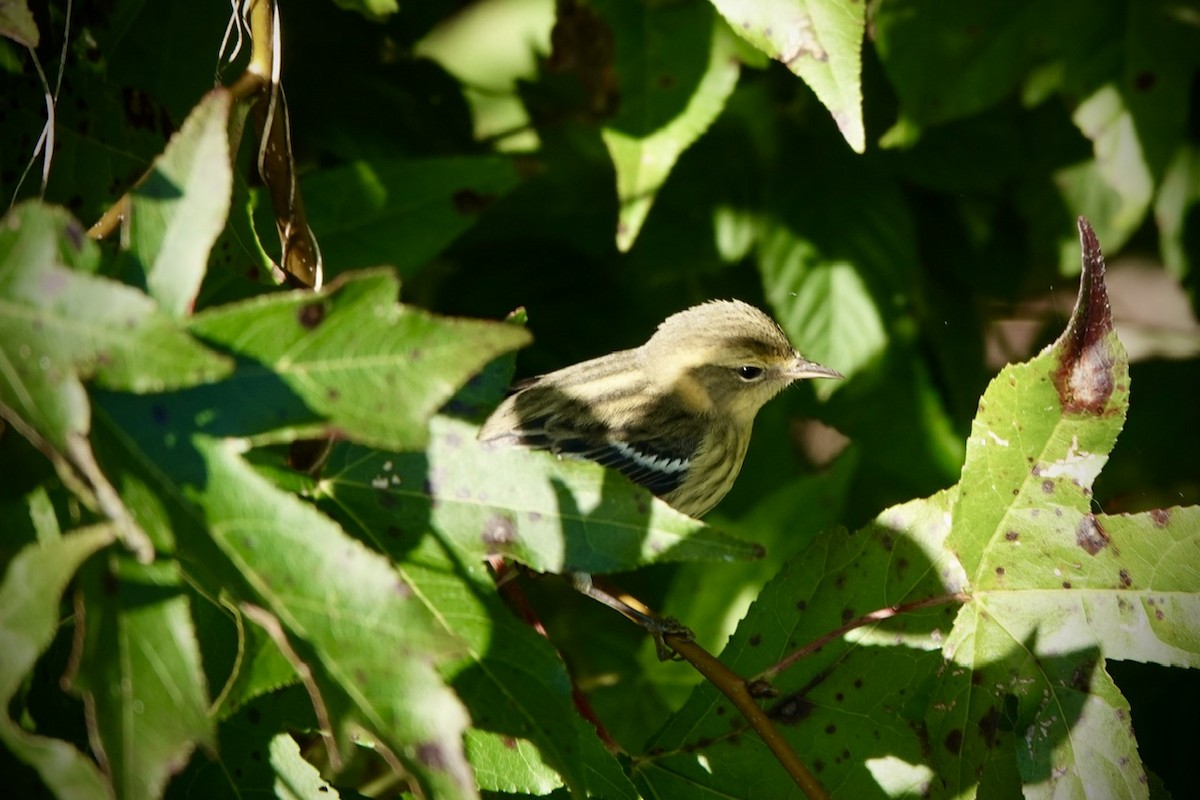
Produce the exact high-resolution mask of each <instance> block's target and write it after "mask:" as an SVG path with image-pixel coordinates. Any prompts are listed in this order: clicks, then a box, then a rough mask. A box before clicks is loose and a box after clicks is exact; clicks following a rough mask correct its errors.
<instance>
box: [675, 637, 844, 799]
mask: <svg viewBox="0 0 1200 800" xmlns="http://www.w3.org/2000/svg"><path fill="white" fill-rule="evenodd" d="M663 640H664V641H665V642H666V644H667V646H668V647H670V648H671V649H672V650H674V651H675V652H676V653H678V654H679V655H680V656H682V657H683V659H684V660H685V661H687V662H688V663H689V664H691V665H692V666H693V667H695V668H696V671H697V672H699V673H700V674H701V675H703V676H704V678H705V680H707V681H708V682H709V683H711V684H712V685H713V686H715V687H717V689H719V690H720V692H721V693H722V694H724V695H725V696H726V697H728V698H729V700H730V702H732V703H733V705H734V707H736V708H737V710H738V711H739V712H741V714H742V716H743V717H745V718H746V721H747V722H749V723H750V727H752V728H754V730H755V731H756V732H757V733H758V735H759V737H760V738H762V740H763V743H764V744H766V746H767V747H768V748H769V749H770V750H771V753H772V754H773V755H774V756H775V758H776V759H778V761H779V763H780V764H781V765H783V768H784V769H785V770H787V773H788V774H789V775H791V776H792V780H794V781H795V782H796V785H797V786H799V787H800V790H801V791H803V792H804V795H805V796H806V797H808V798H809V800H829V794H828V793H827V792H826V791H825V789H824V787H822V786H821V784H820V783H819V782H818V781H817V779H816V778H815V777H813V774H812V773H811V772H809V771H808V767H806V766H804V762H803V761H801V760H800V757H799V756H798V755H796V751H795V750H793V749H792V746H791V745H790V744H788V741H787V739H785V738H783V734H781V733H780V732H779V729H778V728H776V727H775V723H773V722H772V721H771V718H770V717H768V716H767V713H766V712H765V711H763V709H762V707H761V706H759V704H758V701H757V700H756V699H755V698H754V696H753V695H752V694H751V692H750V685H749V683H747V681H746V679H745V678H743V677H741V676H740V675H737V674H736V673H734V672H733V671H732V670H730V669H729V668H728V667H726V666H725V665H724V664H722V663H721V662H720V661H718V660H717V659H716V658H714V657H713V656H712V655H711V654H710V653H709V652H708V651H707V650H705V649H704V648H703V647H701V646H700V645H698V644H696V643H695V642H694V641H692V640H691V638H690V637H688V636H686V635H684V634H679V633H668V634H665V635H664V636H663Z"/></svg>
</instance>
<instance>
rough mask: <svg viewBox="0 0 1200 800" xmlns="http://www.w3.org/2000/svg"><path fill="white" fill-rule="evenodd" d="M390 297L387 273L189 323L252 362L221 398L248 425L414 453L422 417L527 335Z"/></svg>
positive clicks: (423, 429) (219, 311)
mask: <svg viewBox="0 0 1200 800" xmlns="http://www.w3.org/2000/svg"><path fill="white" fill-rule="evenodd" d="M398 291H399V286H398V284H397V281H396V278H395V276H394V275H393V274H392V273H391V272H390V271H387V270H377V271H374V272H365V273H359V274H356V275H346V276H343V278H341V279H339V280H336V281H334V282H333V283H332V284H330V285H329V286H328V287H326V288H325V289H323V290H322V291H320V292H315V293H314V292H308V291H296V292H289V293H286V294H276V295H269V296H263V297H259V298H256V299H253V300H248V301H245V302H242V303H236V304H232V305H229V306H224V307H221V308H216V309H212V310H210V311H207V312H204V313H202V314H198V315H197V316H196V317H195V318H194V319H193V322H192V330H193V331H194V332H195V333H196V334H198V335H199V336H201V337H203V338H205V339H207V340H209V341H211V342H214V343H216V344H219V345H222V346H224V347H227V348H229V349H230V350H232V351H234V352H235V353H237V354H238V355H239V356H242V357H243V358H245V359H251V360H252V361H249V362H246V361H243V362H242V364H241V365H240V366H239V369H238V371H237V373H236V374H235V375H234V377H233V379H232V382H231V383H230V384H226V385H225V386H224V387H223V390H224V391H225V396H226V397H230V396H232V397H238V396H240V395H243V394H244V395H245V396H246V397H249V398H251V399H250V400H249V401H248V402H251V403H261V404H263V408H262V409H260V411H259V413H258V414H257V415H252V416H257V419H258V422H259V424H263V423H264V421H265V420H271V421H273V422H274V425H273V426H272V427H277V428H283V429H284V431H285V434H286V435H287V436H288V437H292V436H297V435H302V432H303V431H305V430H307V431H309V432H312V431H314V430H317V429H318V421H324V423H325V425H327V426H328V428H329V429H332V430H335V431H337V432H339V433H340V434H341V435H343V436H348V437H350V438H352V439H354V440H355V441H359V442H363V443H365V444H370V445H372V446H376V447H383V448H389V449H393V450H405V449H409V448H418V447H422V446H423V445H424V444H425V442H426V441H427V440H428V431H427V420H428V418H429V416H430V415H431V414H433V413H434V411H436V410H437V409H438V408H439V407H440V406H441V405H442V404H443V403H444V402H446V400H448V399H449V398H450V397H451V395H453V394H454V393H455V392H456V391H457V390H458V389H459V388H460V387H461V386H462V385H463V384H464V383H466V381H467V379H468V378H469V377H470V376H471V375H472V374H474V373H475V372H477V371H478V370H479V369H480V368H482V367H483V366H484V365H485V364H486V363H487V362H488V361H490V360H492V359H493V358H495V357H496V356H497V355H499V354H501V353H504V352H506V351H509V350H513V349H515V348H517V347H520V346H521V345H523V344H525V343H526V342H527V341H529V334H528V333H527V332H526V331H525V330H524V329H522V328H521V327H519V326H515V325H506V324H503V323H499V322H481V321H477V320H466V319H450V318H444V317H437V316H434V315H433V314H429V313H427V312H425V311H422V310H420V309H417V308H413V307H411V306H403V305H400V304H398V303H396V295H397V293H398ZM297 401H299V407H298V404H297ZM248 432H250V431H243V432H242V433H243V434H245V433H248ZM254 432H261V431H254Z"/></svg>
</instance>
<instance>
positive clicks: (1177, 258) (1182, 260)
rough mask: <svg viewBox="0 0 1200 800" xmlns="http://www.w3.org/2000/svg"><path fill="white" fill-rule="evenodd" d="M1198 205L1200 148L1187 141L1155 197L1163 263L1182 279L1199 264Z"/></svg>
mask: <svg viewBox="0 0 1200 800" xmlns="http://www.w3.org/2000/svg"><path fill="white" fill-rule="evenodd" d="M1197 205H1200V148H1197V147H1195V146H1194V145H1185V146H1183V147H1181V148H1180V149H1179V152H1178V153H1177V154H1176V156H1175V158H1174V159H1173V160H1172V161H1171V164H1170V166H1169V167H1168V169H1167V172H1166V175H1165V176H1164V177H1163V181H1162V185H1161V186H1160V187H1159V192H1158V197H1156V198H1155V200H1154V216H1155V219H1157V220H1158V226H1159V248H1160V249H1161V250H1162V255H1163V263H1164V264H1165V265H1166V267H1167V269H1168V270H1170V272H1171V274H1172V275H1174V276H1175V278H1177V279H1179V280H1180V281H1183V280H1184V279H1186V278H1187V277H1188V276H1189V275H1191V274H1192V273H1193V272H1195V271H1196V269H1197V268H1198V267H1197V265H1198V264H1200V255H1198V254H1197V252H1196V245H1195V243H1196V242H1200V236H1198V235H1197V229H1198V228H1200V214H1198V213H1197V212H1196V207H1197ZM1189 243H1191V249H1190V250H1189Z"/></svg>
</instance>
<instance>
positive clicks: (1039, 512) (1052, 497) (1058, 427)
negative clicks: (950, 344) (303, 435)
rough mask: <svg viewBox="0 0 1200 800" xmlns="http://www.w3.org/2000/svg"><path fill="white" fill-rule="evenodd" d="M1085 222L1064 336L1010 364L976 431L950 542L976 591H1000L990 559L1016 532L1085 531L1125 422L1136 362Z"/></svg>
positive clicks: (987, 396) (987, 397)
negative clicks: (1119, 332) (1079, 272)
mask: <svg viewBox="0 0 1200 800" xmlns="http://www.w3.org/2000/svg"><path fill="white" fill-rule="evenodd" d="M1086 225H1087V223H1086V222H1084V221H1082V220H1081V221H1080V236H1081V242H1082V243H1083V251H1084V252H1083V263H1084V274H1083V276H1082V279H1081V284H1080V292H1079V299H1078V301H1077V303H1076V305H1075V311H1074V313H1073V314H1072V315H1071V321H1070V323H1069V324H1068V326H1067V329H1066V331H1064V333H1063V335H1062V336H1061V337H1059V339H1058V341H1056V342H1055V343H1054V345H1053V347H1050V348H1047V349H1046V350H1044V351H1043V352H1042V353H1041V354H1039V355H1038V356H1037V357H1036V358H1034V359H1033V360H1032V361H1029V362H1027V363H1024V364H1017V365H1011V366H1009V367H1006V368H1005V369H1004V370H1003V371H1002V372H1001V373H1000V375H999V376H997V377H996V378H995V379H994V380H993V381H992V383H991V385H990V386H989V387H988V390H987V391H986V392H984V395H983V397H982V398H981V399H980V401H979V413H978V414H977V415H976V417H975V420H974V422H972V424H971V437H970V439H969V440H968V441H967V457H966V463H965V464H964V465H963V478H962V481H961V482H960V486H961V491H960V493H959V500H958V507H957V508H956V509H955V512H954V513H955V525H954V531H953V532H952V533H951V536H950V541H949V544H950V546H951V547H952V548H954V550H955V552H956V553H957V554H958V557H959V560H960V561H961V562H962V564H963V567H964V568H965V569H966V570H967V573H968V574H969V575H970V576H971V578H972V580H973V581H974V582H975V583H976V585H977V588H989V587H992V586H995V585H998V584H997V581H998V580H999V578H997V576H995V575H994V574H989V572H988V569H987V567H988V565H987V564H986V563H985V558H984V555H985V552H988V551H989V550H992V549H994V548H996V547H998V546H1000V545H1002V543H1003V542H1005V541H1012V539H1011V537H1012V536H1013V535H1014V534H1015V535H1016V536H1017V537H1020V536H1021V535H1023V534H1024V535H1026V536H1028V535H1029V532H1030V531H1033V532H1035V536H1037V537H1038V539H1039V540H1040V539H1041V538H1042V537H1043V536H1046V535H1049V534H1050V533H1051V532H1052V531H1055V530H1059V529H1061V528H1062V526H1064V525H1066V526H1068V527H1067V528H1066V529H1067V530H1069V531H1072V532H1073V531H1074V530H1075V528H1076V526H1077V525H1082V524H1083V523H1082V520H1083V519H1084V518H1085V517H1086V515H1087V514H1088V511H1089V502H1090V494H1091V486H1092V481H1093V480H1095V477H1096V475H1098V474H1099V473H1100V470H1101V468H1102V467H1103V466H1104V463H1105V461H1107V460H1108V453H1109V451H1111V450H1112V446H1113V444H1114V443H1115V442H1116V439H1117V434H1118V433H1120V430H1121V426H1122V424H1123V423H1124V421H1125V413H1126V409H1127V408H1128V395H1129V364H1128V360H1127V358H1126V356H1125V349H1124V347H1122V346H1121V343H1120V341H1119V340H1118V339H1117V336H1116V333H1115V332H1114V331H1113V328H1112V315H1111V312H1110V310H1109V305H1108V290H1107V289H1106V287H1105V284H1104V258H1103V256H1102V255H1101V253H1100V246H1099V244H1098V243H1097V241H1096V238H1095V235H1094V234H1093V233H1092V232H1091V229H1090V228H1088V227H1086ZM1051 504H1052V507H1053V509H1054V511H1053V513H1049V514H1047V513H1046V512H1045V510H1044V509H1045V508H1046V507H1047V506H1048V505H1051ZM1035 512H1036V513H1035ZM1047 517H1049V518H1047ZM1080 531H1081V533H1080V536H1081V537H1083V541H1084V542H1087V541H1090V540H1091V537H1084V536H1083V528H1080ZM1072 538H1074V537H1072ZM1037 546H1041V543H1040V541H1039V543H1038V544H1037V545H1035V547H1037ZM1081 546H1082V545H1081Z"/></svg>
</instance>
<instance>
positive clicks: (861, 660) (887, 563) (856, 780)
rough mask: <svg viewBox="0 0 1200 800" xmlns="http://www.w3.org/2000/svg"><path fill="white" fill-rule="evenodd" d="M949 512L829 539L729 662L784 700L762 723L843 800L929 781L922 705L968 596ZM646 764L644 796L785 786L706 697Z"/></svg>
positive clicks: (777, 591) (771, 589)
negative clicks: (856, 623) (892, 611)
mask: <svg viewBox="0 0 1200 800" xmlns="http://www.w3.org/2000/svg"><path fill="white" fill-rule="evenodd" d="M952 502H953V495H952V493H949V492H943V493H940V494H938V495H935V496H934V497H932V498H928V499H925V500H914V501H911V502H909V503H906V504H904V505H902V506H897V507H893V508H891V509H888V510H887V511H885V512H884V513H883V514H881V515H880V516H879V517H878V518H877V519H876V520H875V521H874V522H872V523H871V524H869V525H867V526H866V527H865V528H863V529H861V530H859V531H856V532H854V533H852V534H850V533H847V532H846V531H844V530H841V529H834V530H831V531H828V532H826V533H825V534H823V535H821V536H818V537H816V538H815V539H814V540H813V541H812V542H811V543H810V544H809V545H808V546H807V547H806V548H805V549H804V550H803V551H802V552H801V553H800V554H799V555H798V556H797V557H796V558H794V559H792V560H791V561H789V562H788V563H787V564H786V565H785V566H784V567H783V569H782V570H780V572H779V573H778V574H777V575H776V576H775V577H774V578H773V579H772V580H771V582H770V583H768V584H767V586H766V587H765V588H764V589H763V591H762V592H761V594H760V595H759V596H758V598H757V600H755V602H754V604H753V606H751V608H750V611H749V612H748V613H747V615H746V617H745V619H743V620H742V622H741V624H740V625H739V626H738V629H737V632H736V633H735V634H734V635H733V636H732V637H731V638H730V640H729V643H728V645H727V646H726V648H725V650H724V652H723V653H722V654H721V660H722V662H723V663H724V664H725V665H726V666H727V667H729V668H730V669H731V670H733V671H734V672H735V673H737V674H738V675H741V676H744V677H746V678H747V679H750V678H753V677H754V676H763V677H766V678H767V679H768V680H770V683H771V685H772V686H773V687H774V689H775V690H776V691H777V692H778V693H779V694H778V696H777V697H774V698H772V699H769V700H767V701H766V710H767V712H768V714H769V715H770V716H771V717H772V719H773V720H774V722H775V724H776V725H777V726H778V729H779V731H780V733H781V734H782V735H783V736H784V737H786V739H787V740H788V742H789V743H790V744H791V746H792V747H793V749H794V750H795V751H796V752H797V753H798V754H800V756H801V758H802V760H803V761H804V762H805V763H806V764H807V766H808V768H809V769H810V771H812V772H813V774H814V775H815V776H816V777H817V779H818V780H819V781H820V782H821V783H822V785H823V786H824V787H825V788H826V789H827V790H828V791H830V792H832V793H833V796H835V797H843V796H844V797H853V798H864V799H870V798H882V797H885V796H900V795H901V794H902V793H901V792H895V794H892V791H886V789H892V790H893V791H894V790H895V788H896V787H895V786H890V787H888V786H886V784H887V782H888V781H894V780H896V779H897V774H899V773H901V772H902V770H900V769H899V768H898V765H897V764H896V763H895V762H900V763H902V764H905V765H908V771H909V773H911V774H917V775H920V776H922V780H918V781H916V782H915V784H920V783H922V782H926V783H927V782H929V780H930V778H931V777H932V771H931V770H930V768H929V767H928V765H927V763H926V760H927V758H928V756H927V755H926V754H924V753H923V751H924V750H926V749H927V748H928V745H929V742H928V741H927V740H925V739H924V736H923V731H922V727H923V726H922V723H921V720H920V711H921V708H920V706H919V705H916V707H915V708H914V704H919V703H920V695H919V691H918V690H919V687H920V685H921V683H922V682H924V681H927V680H928V679H929V676H930V675H933V674H935V673H936V672H937V671H938V668H939V665H940V664H941V661H942V660H941V656H940V654H939V653H938V644H939V641H940V638H941V636H942V632H943V631H944V630H945V629H946V627H947V626H948V625H949V623H950V621H951V620H952V619H953V615H954V613H955V611H956V610H957V602H958V601H957V600H956V595H955V593H956V592H958V591H959V590H960V589H961V588H962V586H963V575H962V572H961V570H959V569H958V567H957V565H956V564H955V563H954V560H953V558H951V557H950V556H949V555H948V554H947V553H946V552H945V550H944V548H943V546H942V543H943V540H944V538H945V536H946V533H947V531H948V529H949V518H948V514H947V511H948V510H949V508H950V506H951V504H952ZM901 604H911V608H910V609H909V610H908V611H907V612H905V613H900V614H897V615H895V616H891V617H890V618H881V619H880V620H879V621H877V622H874V623H872V624H870V625H868V626H866V627H863V628H859V629H857V630H855V631H852V632H850V633H849V634H847V635H844V636H835V637H833V638H832V639H831V640H830V641H828V642H825V643H824V645H823V646H821V647H820V648H819V649H816V650H815V651H814V652H811V653H809V654H808V655H807V657H805V658H801V659H799V660H797V661H796V662H795V663H794V664H791V665H786V666H780V665H779V662H780V661H781V659H784V658H787V657H788V656H790V655H791V654H792V653H794V652H796V651H797V650H798V649H799V648H802V647H805V646H811V645H813V644H814V643H815V642H817V640H818V639H819V637H822V636H825V635H827V634H829V633H830V632H831V631H836V630H837V629H839V628H840V627H841V626H843V625H845V624H846V623H847V622H849V621H851V620H853V619H856V618H858V617H860V616H861V615H864V614H867V613H869V612H872V611H876V610H878V609H889V608H895V607H896V606H899V605H901ZM764 673H765V674H764ZM964 680H965V679H964ZM646 752H647V753H648V755H647V756H645V757H643V758H642V759H640V760H639V762H638V764H637V767H636V771H635V780H636V782H638V784H639V788H640V789H641V790H642V794H643V795H644V796H660V797H661V796H688V795H687V787H688V786H689V785H692V786H696V785H699V786H704V787H707V788H708V791H710V792H712V793H713V794H714V795H719V796H724V797H736V798H771V797H779V796H780V795H781V791H780V787H782V786H790V785H791V781H790V779H789V778H788V777H787V776H786V774H785V773H784V772H783V768H782V767H781V766H780V765H779V763H778V762H777V761H776V760H775V758H774V757H773V756H772V755H771V754H770V752H769V751H768V750H767V749H766V747H765V746H764V745H763V744H762V740H761V739H760V738H759V737H758V734H756V733H754V732H753V731H751V730H749V728H748V726H747V723H746V722H745V720H744V719H742V718H741V717H740V716H739V715H738V714H737V712H736V710H735V709H734V708H733V707H732V705H731V704H730V702H729V701H728V699H727V698H726V697H725V696H724V695H723V694H721V693H720V692H718V691H717V690H716V689H715V687H713V686H712V685H711V684H708V683H703V684H700V685H699V686H697V687H696V688H695V690H694V691H693V692H692V695H691V696H690V697H689V698H688V700H687V702H686V703H685V704H684V705H683V707H682V708H680V709H679V711H678V712H676V713H675V714H674V715H673V716H672V717H671V718H670V719H669V720H668V721H667V722H666V724H665V725H664V726H663V727H662V729H661V730H660V731H659V732H658V733H656V734H655V735H654V737H653V738H652V739H651V740H650V742H648V744H647V747H646ZM881 772H884V773H887V775H886V776H881V775H880V774H879V773H881ZM901 777H903V776H902V775H901ZM907 788H908V789H910V790H914V791H915V790H916V788H917V786H916V785H910V786H908V787H907ZM935 794H936V793H935ZM788 796H797V797H798V796H799V794H795V795H788Z"/></svg>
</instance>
